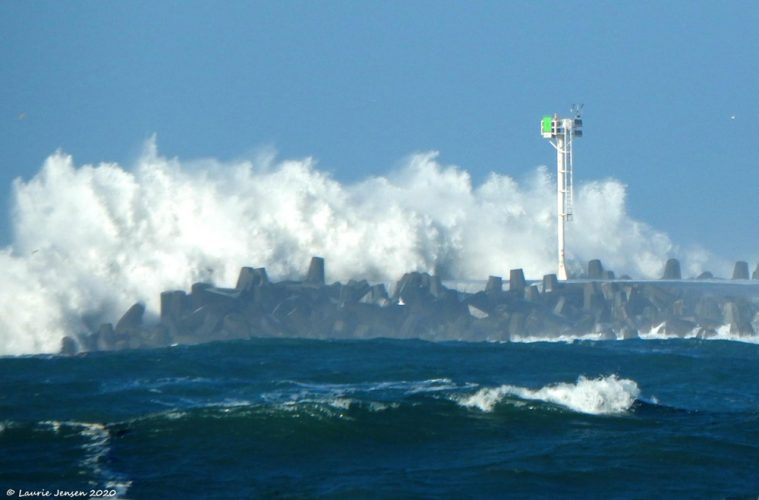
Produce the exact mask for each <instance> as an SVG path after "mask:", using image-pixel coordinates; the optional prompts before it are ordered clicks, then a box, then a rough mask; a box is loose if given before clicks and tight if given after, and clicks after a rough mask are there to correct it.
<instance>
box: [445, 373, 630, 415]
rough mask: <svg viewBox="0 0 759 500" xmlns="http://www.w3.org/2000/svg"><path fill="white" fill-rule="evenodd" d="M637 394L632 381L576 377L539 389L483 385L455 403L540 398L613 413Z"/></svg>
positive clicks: (486, 407) (487, 407)
mask: <svg viewBox="0 0 759 500" xmlns="http://www.w3.org/2000/svg"><path fill="white" fill-rule="evenodd" d="M639 395H640V389H639V388H638V384H637V383H636V382H635V381H634V380H630V379H624V378H619V377H617V376H616V375H609V376H607V377H599V378H595V379H589V378H586V377H584V376H580V377H579V378H578V379H577V382H576V383H574V384H569V383H558V384H552V385H547V386H545V387H542V388H540V389H528V388H526V387H518V386H514V385H502V386H500V387H492V388H490V387H485V388H482V389H480V390H479V391H477V392H476V393H474V394H472V395H469V396H465V397H458V399H457V402H458V403H459V404H461V405H462V406H465V407H467V408H478V409H480V410H482V411H485V412H490V411H493V409H494V408H495V406H496V405H497V404H498V403H500V402H501V401H502V400H503V399H504V398H506V397H516V398H519V399H523V400H530V401H543V402H545V403H552V404H556V405H559V406H563V407H565V408H568V409H570V410H573V411H576V412H579V413H587V414H590V415H614V414H619V413H624V412H626V411H627V410H629V409H630V407H631V406H632V404H633V403H634V402H635V400H636V399H637V398H638V396H639Z"/></svg>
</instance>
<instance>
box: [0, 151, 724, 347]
mask: <svg viewBox="0 0 759 500" xmlns="http://www.w3.org/2000/svg"><path fill="white" fill-rule="evenodd" d="M13 189H14V205H13V209H12V216H13V225H14V240H13V243H12V245H10V246H9V247H7V248H5V249H3V250H0V279H2V281H3V293H2V294H0V355H3V354H22V353H39V352H56V351H58V349H59V348H60V341H61V338H62V337H63V336H64V335H66V334H71V333H76V332H81V331H85V330H92V329H95V328H97V326H98V324H99V323H101V322H106V321H111V322H113V321H115V320H117V319H118V317H119V315H120V314H121V313H122V312H123V311H124V310H126V308H128V307H129V306H130V305H131V304H132V303H134V302H135V301H141V302H143V303H145V304H146V305H147V309H148V314H151V313H152V314H156V313H157V310H158V301H159V294H160V292H161V291H163V290H166V289H189V287H190V286H191V284H192V283H193V282H196V281H207V282H212V283H215V284H217V285H219V286H230V285H233V284H234V282H235V279H236V276H237V273H238V271H239V269H240V267H242V266H246V265H253V266H265V267H266V268H267V271H268V272H269V275H270V276H272V277H273V278H275V279H286V278H297V277H300V276H301V275H302V273H304V271H305V268H306V267H307V265H308V262H309V259H310V258H311V256H314V255H320V256H323V257H325V258H326V262H327V269H326V274H327V279H328V280H330V281H335V280H341V281H345V280H348V279H350V278H365V279H369V280H376V281H386V282H392V281H394V280H396V279H398V278H399V277H400V276H401V275H402V274H403V273H405V272H408V271H414V270H417V271H426V272H436V273H438V274H439V275H440V276H441V277H443V278H444V279H471V278H477V279H484V278H486V277H487V276H488V275H491V274H500V275H507V273H508V270H509V269H510V268H516V267H521V268H524V270H525V273H526V274H527V276H528V277H540V276H542V275H543V274H545V273H547V272H552V271H553V268H554V264H555V263H554V261H555V234H554V233H555V229H554V228H555V224H556V222H555V210H556V203H555V194H554V192H555V191H554V190H555V188H554V184H553V180H552V179H551V175H550V173H549V171H548V170H547V169H546V168H538V169H536V170H535V171H534V172H533V173H532V174H530V175H529V176H528V177H527V178H526V179H524V180H522V181H521V182H517V180H515V179H514V178H512V177H509V176H508V175H502V174H495V173H493V174H491V175H490V176H489V177H488V178H487V180H485V182H483V183H482V184H480V185H473V183H472V180H471V177H470V175H469V173H467V172H466V171H465V170H462V169H461V168H458V167H456V166H448V165H443V164H441V163H440V162H439V161H438V159H437V156H436V154H435V153H422V154H415V155H412V156H410V157H409V158H408V159H407V160H406V162H405V164H404V165H403V166H402V167H401V168H399V169H398V170H396V171H393V172H391V173H389V174H387V175H385V176H377V177H370V178H367V179H365V180H363V181H361V182H357V183H353V184H341V183H340V182H338V181H336V180H334V179H332V178H331V177H330V175H329V174H327V173H325V172H323V171H320V170H318V169H317V168H316V166H315V163H314V161H313V160H311V159H303V160H293V161H276V160H275V159H274V158H272V157H265V158H262V159H259V160H255V161H239V162H228V163H223V162H219V161H216V160H200V161H190V162H186V161H180V160H178V159H169V158H165V157H162V156H160V155H159V153H158V151H157V147H156V144H155V140H150V141H148V143H147V145H146V148H145V152H144V154H143V155H142V156H141V157H140V158H139V160H138V161H137V162H136V164H135V165H134V166H133V167H132V168H124V167H122V166H120V165H117V164H112V163H104V164H100V165H81V166H78V165H76V164H75V163H74V160H73V158H72V157H71V156H69V155H67V154H65V153H62V152H57V153H55V154H53V155H51V156H50V157H49V158H48V159H47V160H46V161H45V163H44V165H43V167H42V169H41V170H40V171H39V172H38V173H37V174H36V175H35V176H34V177H33V178H31V179H29V180H21V179H17V180H16V181H15V182H14V185H13ZM575 201H576V207H575V222H574V223H573V224H572V225H571V227H570V228H569V231H570V236H569V237H570V239H571V242H572V244H571V247H570V256H569V257H570V259H571V262H572V266H574V267H575V269H579V267H580V266H581V263H583V262H585V261H587V260H588V259H590V258H601V259H603V261H604V263H605V264H606V266H607V267H608V268H611V269H614V270H615V271H617V272H618V273H629V274H632V275H634V276H639V277H654V276H657V275H658V273H660V271H661V269H662V267H663V264H664V261H665V259H666V258H667V257H668V256H669V255H671V254H673V253H674V252H677V251H678V249H677V248H676V247H675V245H674V244H673V243H672V241H670V239H669V237H668V236H667V235H666V234H664V233H662V232H660V231H657V230H655V229H653V228H651V227H650V226H648V225H646V224H645V223H642V222H640V221H636V220H634V219H633V218H631V217H630V216H629V215H628V214H627V211H626V207H625V186H624V185H622V184H621V183H620V182H618V181H616V180H611V179H610V180H604V181H597V182H589V183H587V184H585V185H582V186H580V187H579V189H578V192H577V193H576V196H575ZM679 257H681V259H682V260H683V262H684V266H685V269H686V270H694V271H695V270H701V269H702V268H703V265H704V263H705V261H706V260H708V259H712V257H710V256H709V255H708V254H706V253H705V252H703V251H694V252H691V253H690V254H689V255H688V256H683V255H679ZM716 268H717V267H716V266H714V267H712V269H716Z"/></svg>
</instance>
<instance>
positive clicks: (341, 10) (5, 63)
mask: <svg viewBox="0 0 759 500" xmlns="http://www.w3.org/2000/svg"><path fill="white" fill-rule="evenodd" d="M757 47H759V3H757V2H755V1H732V2H697V1H689V2H680V1H667V2H624V3H623V2H600V1H597V2H534V1H529V2H528V1H524V2H519V1H509V2H506V1H503V2H448V1H386V2H368V1H345V2H338V1H324V2H311V1H309V2H299V1H277V2H274V1H272V2H192V1H189V2H168V1H160V2H155V1H149V2H148V1H145V2H111V1H105V2H46V1H36V2H20V1H6V2H2V3H0V68H1V69H0V88H2V91H1V92H0V204H2V205H3V206H6V207H7V206H8V205H9V203H10V193H11V182H12V179H13V178H15V177H19V176H20V177H22V178H30V177H31V176H33V175H34V173H35V172H36V171H37V170H38V169H39V168H40V166H41V164H42V162H43V161H44V159H45V158H46V157H47V156H48V155H49V154H50V153H52V152H54V151H55V150H56V149H59V148H60V149H63V150H64V151H66V152H68V153H71V154H73V155H74V157H75V161H76V162H77V163H78V164H81V163H85V162H87V163H90V162H94V163H97V162H101V161H118V162H120V163H122V164H125V165H127V166H128V165H129V164H130V162H131V161H133V160H134V159H135V157H136V156H137V155H138V153H139V151H140V150H141V147H142V144H143V142H144V140H145V139H146V138H148V137H149V136H151V135H152V134H153V133H156V134H157V135H158V144H159V148H160V151H161V152H162V153H163V154H164V155H167V156H179V157H180V158H187V159H191V158H197V157H211V156H212V157H217V158H221V159H231V158H239V157H243V156H246V155H248V154H250V153H251V152H253V151H256V150H257V149H260V148H262V147H273V148H275V149H276V150H278V151H279V154H280V156H281V157H285V158H291V157H304V156H313V157H315V158H316V159H317V160H318V162H319V166H320V168H322V169H325V170H328V171H330V172H332V174H333V175H334V177H335V178H336V179H338V180H341V181H353V180H358V179H361V178H364V177H366V176H368V175H379V174H384V173H386V172H387V171H388V170H390V169H391V168H393V167H394V166H395V165H396V164H397V163H398V162H399V161H400V160H401V159H402V158H403V157H405V156H406V155H408V154H410V153H413V152H417V151H425V150H437V151H440V160H441V161H442V162H444V163H447V164H457V165H459V166H461V167H463V168H465V169H467V170H469V171H470V172H471V173H472V176H473V178H474V180H475V181H476V182H477V181H481V180H482V179H484V178H485V176H486V175H487V174H488V173H489V172H490V171H496V172H501V173H506V174H509V175H512V176H514V177H516V178H520V176H522V175H525V174H527V173H528V172H531V171H532V170H533V169H534V168H535V167H536V166H537V165H540V164H548V165H553V164H554V153H553V149H552V148H551V147H550V146H549V145H548V144H546V143H545V141H544V140H543V139H542V138H541V137H540V135H539V130H538V121H539V119H540V117H541V115H543V114H545V113H553V112H557V111H558V112H561V113H563V112H566V111H567V110H568V107H569V105H570V104H572V103H574V102H582V103H584V104H585V137H584V138H583V139H582V141H581V142H578V144H577V145H576V157H575V162H576V163H575V169H576V172H575V175H576V182H583V181H585V180H595V179H603V178H607V177H614V178H617V179H620V180H621V181H623V182H624V183H625V184H627V185H628V199H629V202H628V207H629V210H630V213H631V214H632V215H633V216H634V217H636V218H638V219H640V220H643V221H645V222H647V223H649V224H652V225H654V226H655V227H657V228H658V229H661V230H663V231H665V232H667V233H668V234H669V235H670V236H671V237H672V238H673V240H674V241H675V242H677V243H679V244H682V245H685V246H687V245H690V244H694V243H700V244H701V245H703V246H705V247H707V248H709V249H711V250H713V251H715V252H717V253H719V254H721V255H723V256H724V257H726V258H728V259H733V260H735V259H753V258H755V257H756V256H757V255H759V230H758V229H757V228H758V227H759V208H758V206H757V194H758V193H759V189H758V188H757V186H759V182H757V180H756V179H757V174H756V172H757V169H758V167H759V164H757V160H756V155H755V154H752V153H753V151H754V150H756V149H757V146H759V144H757V143H758V142H759V139H757V137H758V136H757V135H756V133H755V130H754V127H753V124H754V123H753V122H754V121H755V119H754V116H757V115H759V98H757V90H758V89H759V64H757V61H759V59H758V58H757V55H756V48H757ZM9 218H10V214H9V213H8V210H4V211H3V213H2V217H1V218H0V241H2V242H4V243H7V242H8V241H10V234H9V232H10V229H9V228H10V224H9ZM752 268H753V263H752Z"/></svg>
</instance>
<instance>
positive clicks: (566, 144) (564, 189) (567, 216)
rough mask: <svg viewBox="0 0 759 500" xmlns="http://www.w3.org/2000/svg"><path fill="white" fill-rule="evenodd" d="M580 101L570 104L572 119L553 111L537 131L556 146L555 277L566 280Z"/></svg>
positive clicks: (580, 121)
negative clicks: (566, 244) (566, 230)
mask: <svg viewBox="0 0 759 500" xmlns="http://www.w3.org/2000/svg"><path fill="white" fill-rule="evenodd" d="M581 110H582V104H580V105H574V106H572V115H573V117H572V118H559V116H558V115H556V114H554V115H553V117H551V116H544V117H543V119H542V120H541V121H540V133H541V135H542V136H543V137H544V138H545V139H549V142H550V143H551V145H552V146H553V147H554V148H556V180H557V197H556V200H557V208H558V210H557V211H558V219H559V269H558V272H557V277H558V278H559V279H560V280H566V279H567V277H568V276H567V265H566V260H565V257H564V224H565V223H566V222H568V221H570V220H572V142H573V140H574V138H575V137H582V118H581V116H580V111H581Z"/></svg>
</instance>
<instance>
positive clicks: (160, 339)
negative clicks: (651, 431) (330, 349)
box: [62, 257, 759, 353]
mask: <svg viewBox="0 0 759 500" xmlns="http://www.w3.org/2000/svg"><path fill="white" fill-rule="evenodd" d="M324 265H325V263H324V260H323V259H321V258H319V257H314V258H313V259H312V261H311V265H310V266H309V269H308V273H307V276H306V279H305V280H303V281H282V282H272V281H270V280H269V278H268V276H267V273H266V270H265V269H263V268H257V269H256V268H251V267H244V268H242V269H241V270H240V275H239V278H238V280H237V284H236V286H235V287H234V288H218V287H215V286H212V285H210V284H207V283H195V284H194V285H192V288H191V290H190V291H189V293H188V292H186V291H182V290H175V291H166V292H163V293H162V294H161V311H160V319H159V320H158V321H154V322H152V323H150V324H148V323H147V322H145V321H144V314H145V307H144V306H143V305H142V304H135V305H133V306H132V307H131V308H129V310H127V311H126V312H125V313H124V315H123V316H122V317H121V319H119V321H117V322H116V325H115V326H113V325H112V324H110V323H108V324H103V325H101V326H100V327H99V329H98V330H97V331H94V332H88V333H86V334H84V335H81V336H80V337H79V338H78V339H76V340H75V339H73V338H70V337H66V338H65V339H64V340H63V342H62V352H65V353H73V352H76V351H78V350H79V351H81V350H84V351H97V350H113V349H127V348H140V347H160V346H167V345H171V344H176V343H178V344H195V343H202V342H210V341H218V340H229V339H241V338H249V337H307V338H336V337H337V338H371V337H395V338H410V337H414V338H422V339H430V340H472V341H480V340H492V341H509V340H513V339H517V338H524V337H540V338H551V337H557V336H560V335H584V334H588V333H596V334H598V335H599V336H600V337H601V338H608V339H628V338H636V337H637V336H638V333H639V332H649V331H651V330H652V329H655V328H656V329H658V331H660V332H662V333H666V334H668V335H675V336H692V335H697V336H701V337H709V336H714V335H716V331H717V329H718V328H720V327H724V328H729V330H730V332H731V333H733V334H735V335H754V334H755V332H756V331H757V330H758V329H759V323H758V322H759V284H756V285H739V284H731V283H730V281H723V282H716V281H715V282H711V281H710V282H709V283H696V282H693V281H689V280H681V281H678V282H676V283H672V282H654V281H633V280H629V279H625V280H622V279H620V280H614V279H609V277H611V278H613V273H611V272H610V271H605V270H604V269H603V265H602V264H601V262H600V261H591V263H590V264H589V266H588V275H589V276H593V277H594V278H593V279H586V280H574V281H569V282H559V281H558V280H557V279H556V275H554V274H549V275H546V276H544V277H543V279H542V280H541V281H540V282H529V281H527V280H526V279H525V276H524V273H523V271H522V270H521V269H514V270H511V272H510V275H509V286H508V290H504V284H503V279H502V278H501V277H498V276H490V277H489V278H488V280H487V284H486V285H485V288H484V290H482V291H479V292H476V293H465V292H461V291H457V290H454V289H450V288H447V287H446V286H445V285H444V284H443V283H442V282H441V280H440V278H439V277H437V276H434V275H429V274H427V273H420V272H411V273H407V274H405V275H404V276H403V277H402V278H401V279H400V281H398V283H397V284H396V285H395V288H394V290H393V293H392V295H390V294H389V293H388V291H387V290H386V288H385V286H384V285H382V284H371V283H368V282H367V281H365V280H360V281H356V280H351V281H349V282H347V283H332V284H326V283H325V280H324V277H325V273H324ZM755 274H756V273H755ZM663 277H664V278H666V279H668V280H677V279H679V278H680V265H679V263H678V262H677V261H676V260H674V259H671V260H670V261H668V262H667V266H666V268H665V271H664V276H663Z"/></svg>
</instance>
